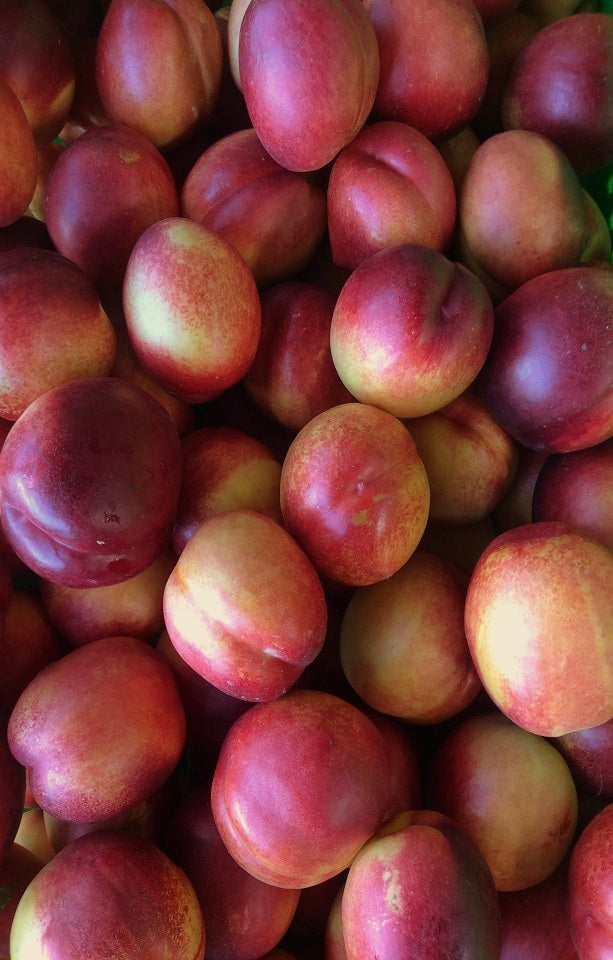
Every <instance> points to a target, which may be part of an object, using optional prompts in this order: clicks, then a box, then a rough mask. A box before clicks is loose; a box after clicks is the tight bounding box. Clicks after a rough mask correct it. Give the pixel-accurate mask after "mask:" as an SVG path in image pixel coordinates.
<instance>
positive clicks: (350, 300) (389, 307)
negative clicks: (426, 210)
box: [330, 243, 494, 418]
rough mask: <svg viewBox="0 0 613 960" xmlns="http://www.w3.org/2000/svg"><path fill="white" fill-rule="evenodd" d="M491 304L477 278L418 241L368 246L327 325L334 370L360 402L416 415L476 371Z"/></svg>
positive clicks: (487, 336)
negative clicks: (372, 248) (373, 249)
mask: <svg viewBox="0 0 613 960" xmlns="http://www.w3.org/2000/svg"><path fill="white" fill-rule="evenodd" d="M493 330H494V308H493V306H492V302H491V299H490V296H489V294H488V292H487V290H486V289H485V287H484V285H483V284H482V283H481V281H480V280H478V279H477V277H476V276H475V275H474V274H473V273H471V272H470V271H469V270H467V269H466V268H465V267H464V266H462V264H459V263H455V262H452V261H451V260H449V259H448V258H447V257H446V256H444V254H442V253H440V252H439V251H437V250H430V249H428V248H427V247H426V246H422V245H421V244H420V243H399V244H395V245H392V246H389V247H386V248H385V249H382V250H380V251H378V252H377V253H373V254H372V255H371V256H369V257H367V258H366V259H365V260H362V262H361V263H360V264H359V265H358V266H357V267H356V268H355V270H354V271H353V272H352V274H351V275H350V276H349V278H348V279H347V281H346V283H345V284H344V285H343V287H342V289H341V291H340V293H339V296H338V299H337V301H336V305H335V307H334V312H333V314H332V324H331V327H330V350H331V352H332V360H333V361H334V366H335V367H336V369H337V371H338V374H339V376H340V378H341V380H342V381H343V383H344V384H345V386H346V387H347V389H348V390H349V391H350V393H351V394H352V395H353V396H354V397H355V398H356V400H360V401H361V402H362V403H371V404H373V405H375V406H378V407H381V408H382V409H383V410H386V411H387V412H388V413H392V414H394V416H396V417H403V418H405V417H421V416H424V415H425V414H428V413H432V412H433V411H435V410H438V409H439V408H440V407H442V406H443V405H444V404H447V403H449V402H450V401H452V400H454V399H455V398H456V397H458V396H459V395H460V394H461V393H462V392H463V391H464V390H465V389H466V388H467V387H468V386H469V385H470V384H471V383H472V381H473V380H474V379H475V377H476V376H477V374H478V373H479V371H480V370H481V368H482V366H483V364H484V362H485V359H486V357H487V353H488V350H489V347H490V343H491V341H492V335H493Z"/></svg>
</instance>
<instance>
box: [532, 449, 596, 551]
mask: <svg viewBox="0 0 613 960" xmlns="http://www.w3.org/2000/svg"><path fill="white" fill-rule="evenodd" d="M531 519H532V520H534V521H536V522H537V523H538V522H539V521H542V520H561V521H562V522H564V523H569V524H572V525H573V526H575V527H579V528H580V529H581V530H583V531H584V533H587V534H588V535H589V536H591V537H594V539H595V540H600V541H601V542H602V543H604V545H605V546H606V547H608V548H609V550H613V438H611V439H609V440H605V441H603V443H599V444H596V445H595V446H593V447H587V448H586V449H585V450H575V451H573V452H571V453H557V454H556V453H552V454H550V455H549V456H548V457H547V458H546V460H545V462H544V463H543V465H542V466H541V469H540V470H539V472H538V475H537V478H536V482H535V484H534V491H533V495H532V517H531Z"/></svg>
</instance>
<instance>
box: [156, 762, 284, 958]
mask: <svg viewBox="0 0 613 960" xmlns="http://www.w3.org/2000/svg"><path fill="white" fill-rule="evenodd" d="M210 792H211V791H210V784H209V783H208V781H207V782H205V783H199V784H194V785H192V786H191V787H190V788H189V789H188V791H187V793H186V794H185V795H184V796H183V798H182V800H181V801H180V803H179V805H178V806H177V808H176V809H175V811H174V813H173V815H172V817H171V818H170V820H169V822H168V825H167V830H166V834H165V841H164V846H163V849H164V852H165V853H166V854H167V855H168V856H169V857H170V858H171V860H172V861H173V863H176V864H177V866H179V867H181V869H182V870H184V871H185V873H186V875H187V876H188V878H189V879H190V881H191V883H192V885H193V887H194V890H195V891H196V895H197V897H198V900H199V903H200V906H201V907H202V912H203V915H204V917H205V918H206V940H207V953H208V954H209V955H210V956H211V957H214V958H215V960H251V958H253V957H255V956H257V957H263V956H264V954H266V953H267V952H268V951H269V950H271V949H272V948H273V947H275V946H276V945H277V944H278V943H279V941H280V940H281V938H282V937H283V936H284V935H285V934H286V933H287V931H288V928H289V925H290V923H291V920H292V918H293V916H294V913H295V911H296V906H297V904H298V899H299V896H300V891H299V890H291V889H288V888H282V887H275V886H272V885H271V884H269V883H262V881H261V880H256V878H255V877H253V876H251V874H249V873H247V872H246V870H243V869H242V867H240V866H239V865H238V864H237V863H236V861H235V860H233V859H232V857H231V856H230V854H229V853H228V851H227V850H226V848H225V846H224V844H223V841H222V839H221V837H220V835H219V831H218V830H217V828H216V826H215V821H214V820H213V815H212V813H211V805H210Z"/></svg>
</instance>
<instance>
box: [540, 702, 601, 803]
mask: <svg viewBox="0 0 613 960" xmlns="http://www.w3.org/2000/svg"><path fill="white" fill-rule="evenodd" d="M552 742H553V744H554V746H555V747H557V749H558V750H559V751H560V752H561V754H562V756H563V757H564V758H565V759H566V762H567V763H568V766H569V767H570V769H571V771H572V774H573V777H574V778H575V781H576V782H577V783H578V784H579V786H580V788H581V789H582V790H584V791H587V793H588V794H591V795H592V796H594V797H599V798H601V799H603V800H609V801H613V717H611V719H610V720H607V721H605V723H600V724H598V726H597V727H588V728H587V729H585V730H574V731H573V732H572V733H566V734H564V736H562V737H558V738H557V739H556V740H553V741H552Z"/></svg>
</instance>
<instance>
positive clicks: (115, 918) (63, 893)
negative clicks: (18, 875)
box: [10, 831, 205, 960]
mask: <svg viewBox="0 0 613 960" xmlns="http://www.w3.org/2000/svg"><path fill="white" fill-rule="evenodd" d="M10 945H11V960H59V958H60V957H61V958H62V960H82V958H83V957H85V956H87V957H88V958H90V960H107V958H108V957H110V956H118V957H130V958H131V960H164V958H166V957H169V956H172V957H173V960H204V950H205V927H204V920H203V917H202V911H201V908H200V905H199V903H198V900H197V897H196V894H195V891H194V889H193V887H192V885H191V883H190V882H189V880H188V879H187V877H186V875H185V874H184V873H183V871H182V870H181V869H180V868H179V867H177V866H176V865H175V864H174V863H172V861H171V860H169V859H168V857H167V856H166V855H165V854H163V853H162V852H161V850H160V849H159V848H158V847H157V846H155V845H154V844H153V843H151V842H150V841H148V840H145V839H144V838H143V837H137V836H135V835H134V834H128V833H126V832H124V831H100V832H98V833H91V834H88V835H87V836H84V837H79V838H78V839H76V840H74V841H73V842H72V843H70V844H68V846H67V847H64V849H63V850H61V851H60V852H59V853H57V854H56V855H55V857H54V858H53V859H52V860H51V861H50V862H49V863H48V864H46V866H45V867H43V868H42V869H41V870H40V871H39V873H38V874H37V875H36V877H35V878H34V880H32V882H31V883H30V884H29V886H28V887H27V889H26V891H25V893H24V895H23V896H22V898H21V900H20V902H19V905H18V907H17V910H16V913H15V918H14V921H13V926H12V929H11V940H10Z"/></svg>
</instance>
